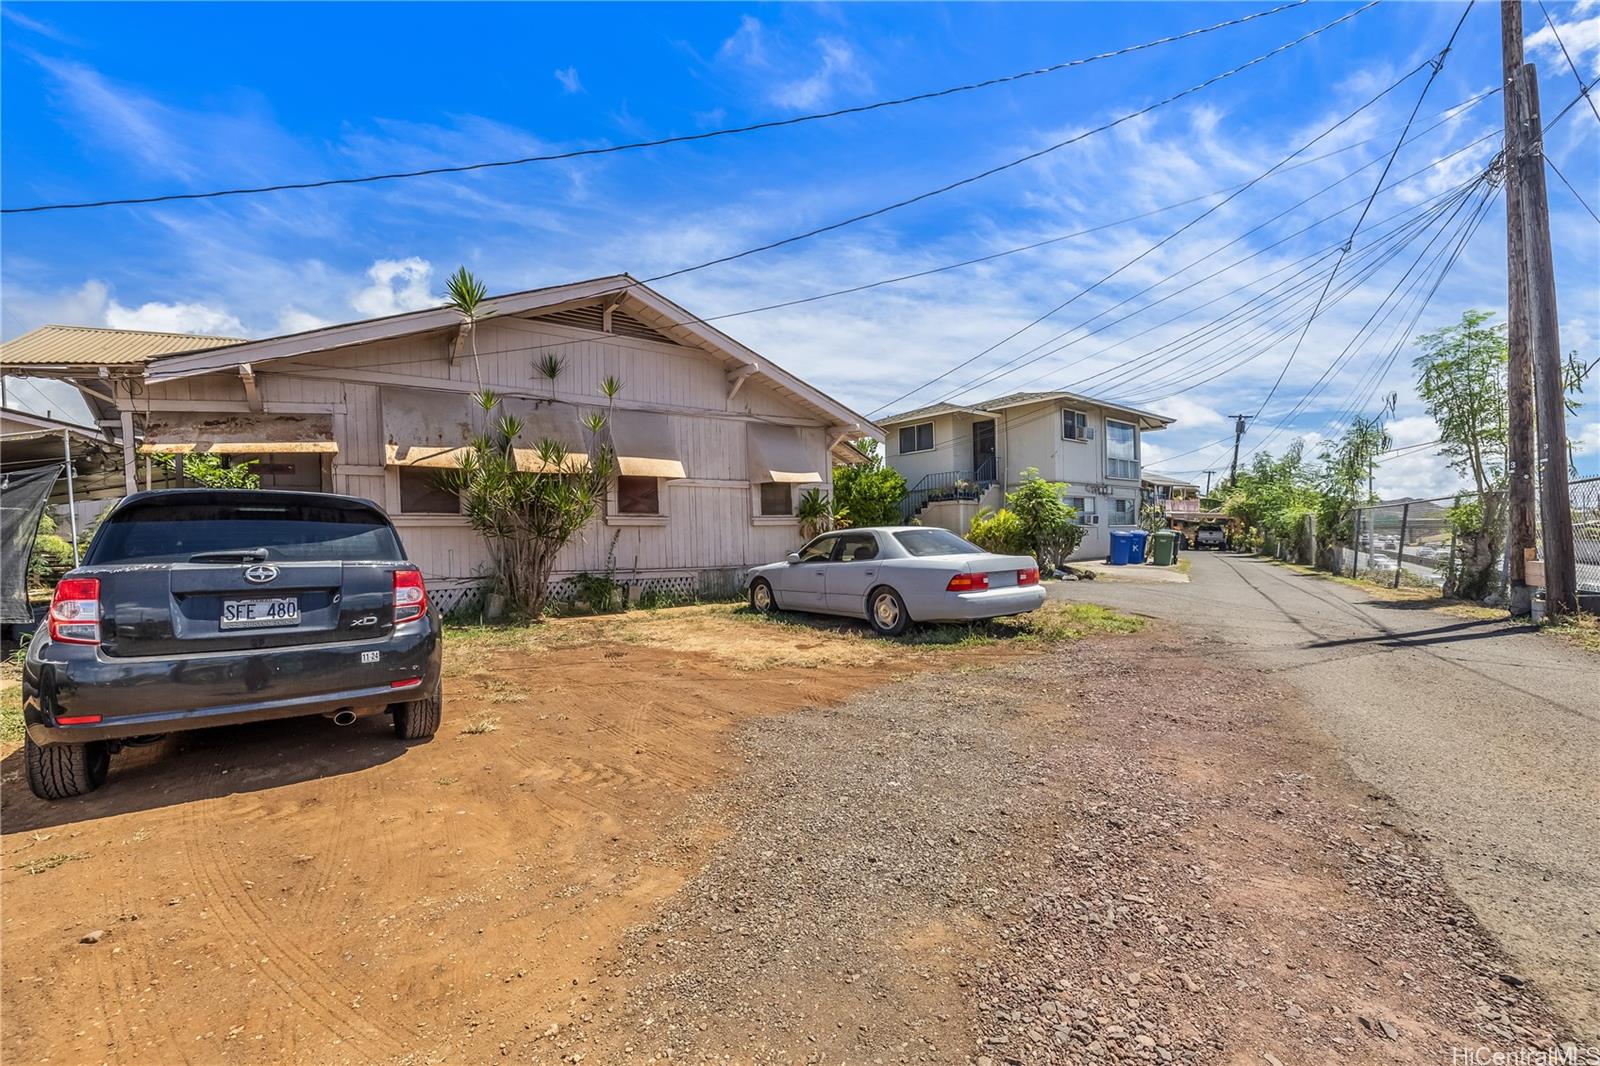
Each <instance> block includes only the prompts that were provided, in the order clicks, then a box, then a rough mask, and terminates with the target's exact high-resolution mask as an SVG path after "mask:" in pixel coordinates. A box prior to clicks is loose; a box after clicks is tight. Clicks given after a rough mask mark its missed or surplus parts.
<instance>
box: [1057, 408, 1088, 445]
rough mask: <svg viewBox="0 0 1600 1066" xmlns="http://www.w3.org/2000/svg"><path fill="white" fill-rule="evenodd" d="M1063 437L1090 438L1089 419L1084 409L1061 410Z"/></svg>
mask: <svg viewBox="0 0 1600 1066" xmlns="http://www.w3.org/2000/svg"><path fill="white" fill-rule="evenodd" d="M1061 439H1062V440H1088V439H1089V419H1088V418H1087V417H1086V416H1085V415H1084V413H1083V412H1082V411H1062V412H1061Z"/></svg>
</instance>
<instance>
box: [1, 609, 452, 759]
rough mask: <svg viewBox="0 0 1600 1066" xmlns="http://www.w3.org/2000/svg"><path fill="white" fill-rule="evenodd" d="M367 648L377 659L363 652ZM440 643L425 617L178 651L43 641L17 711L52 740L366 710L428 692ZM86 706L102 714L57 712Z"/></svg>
mask: <svg viewBox="0 0 1600 1066" xmlns="http://www.w3.org/2000/svg"><path fill="white" fill-rule="evenodd" d="M371 652H377V653H378V659H377V661H376V662H366V663H364V662H362V661H361V659H362V654H363V653H371ZM439 652H440V647H439V635H438V631H437V629H436V628H435V626H434V623H433V621H432V619H431V618H429V619H425V620H423V621H422V622H420V623H417V624H409V625H406V626H401V627H399V628H397V629H396V630H395V631H394V632H393V633H391V634H390V635H389V636H387V637H385V638H384V639H382V640H374V641H345V642H339V643H336V644H320V645H311V646H307V647H298V648H274V649H267V650H261V651H250V652H212V653H207V654H201V655H192V656H188V657H185V658H172V657H166V656H161V657H138V658H131V657H130V658H115V657H111V656H107V655H103V654H101V653H100V650H99V649H98V648H95V647H92V646H88V645H80V644H55V643H49V642H43V646H42V647H40V648H33V647H30V649H29V656H28V662H27V664H26V666H25V667H24V670H23V677H22V713H23V719H24V722H25V723H26V726H27V730H28V735H29V736H30V737H31V738H33V741H34V743H36V744H60V743H82V742H85V741H91V740H115V739H119V738H125V737H136V736H142V735H146V734H150V733H171V732H176V731H179V730H185V729H206V728H209V727H211V726H222V725H240V724H244V723H249V722H264V721H271V720H274V719H278V718H296V717H300V716H302V715H311V714H327V713H331V712H333V711H338V710H343V709H345V708H349V709H351V710H371V709H374V708H379V707H384V706H387V705H388V704H390V703H395V702H403V701H406V700H413V699H418V698H420V696H421V694H422V693H427V692H431V691H432V690H433V686H434V685H435V684H436V683H437V682H438V680H439V659H440V654H439ZM412 680H416V681H417V683H415V684H409V685H406V686H404V687H395V685H394V682H405V681H412ZM92 715H99V716H100V721H98V722H92V723H84V724H62V723H61V721H60V719H63V718H75V717H84V716H92Z"/></svg>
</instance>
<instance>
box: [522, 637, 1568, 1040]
mask: <svg viewBox="0 0 1600 1066" xmlns="http://www.w3.org/2000/svg"><path fill="white" fill-rule="evenodd" d="M997 658H998V661H997V662H996V663H995V664H994V665H993V666H992V667H991V666H981V665H980V666H968V667H964V668H960V669H958V670H955V671H950V672H942V673H929V674H924V675H920V676H918V677H915V678H911V679H907V680H904V681H900V682H897V683H895V684H893V685H889V686H885V687H882V688H878V689H875V690H873V691H871V692H866V693H862V694H858V695H857V696H855V697H853V698H851V699H849V700H847V701H845V702H843V703H840V704H836V705H833V706H820V705H819V706H818V707H816V708H812V709H808V710H801V711H799V712H796V713H792V714H789V715H783V716H774V717H769V718H764V719H761V720H758V721H754V722H751V723H749V724H747V725H746V727H745V728H744V729H743V731H742V736H741V752H742V755H743V758H744V766H743V768H742V770H741V771H740V772H739V773H738V774H737V775H736V776H735V777H734V778H733V779H732V780H731V781H730V783H729V784H728V785H726V786H724V787H722V788H720V789H717V790H715V791H714V792H713V793H711V794H709V795H708V796H707V797H706V798H705V799H704V800H703V802H702V803H700V804H698V805H697V806H696V807H695V809H693V810H691V811H689V812H687V813H686V815H685V816H684V819H683V832H684V839H685V841H686V842H689V841H693V840H696V839H702V840H703V839H704V826H705V825H706V824H707V823H710V824H714V825H718V826H721V827H722V829H721V831H720V833H719V834H718V843H716V844H715V845H714V846H713V847H712V848H711V850H710V853H709V854H708V855H707V856H706V860H705V862H704V864H703V865H702V867H701V869H700V872H699V873H698V874H696V875H695V876H694V877H693V878H692V879H691V880H690V881H689V882H688V883H686V884H685V885H684V886H683V888H682V889H681V890H679V891H678V892H677V893H675V894H674V895H673V896H672V898H671V899H669V900H668V901H666V903H665V904H664V905H663V906H662V907H661V908H660V909H659V910H658V911H657V912H656V914H655V915H654V916H653V917H652V919H651V920H649V921H647V922H645V923H643V924H641V925H640V926H639V927H638V928H636V929H635V930H633V931H632V932H631V933H630V934H629V935H628V936H627V937H626V938H624V940H623V942H622V944H621V948H620V953H619V954H620V957H619V958H618V959H617V961H616V963H615V965H614V968H613V969H612V970H610V971H609V972H608V973H606V974H605V975H604V976H603V977H601V978H599V979H598V981H597V983H596V984H595V986H594V991H593V994H592V995H589V994H585V995H582V996H578V997H575V999H574V1002H573V1003H572V1004H571V1005H570V1008H569V1010H568V1011H567V1012H565V1013H564V1014H560V1015H557V1016H554V1017H552V1018H551V1019H550V1022H549V1024H548V1027H547V1028H545V1029H544V1032H545V1034H546V1039H545V1042H544V1043H543V1044H542V1046H541V1048H540V1050H539V1052H538V1053H536V1055H535V1057H536V1058H538V1059H540V1060H541V1061H557V1060H559V1061H565V1062H579V1061H595V1062H623V1061H626V1062H636V1061H637V1062H644V1061H652V1062H656V1061H666V1060H669V1059H670V1060H675V1061H735V1062H819V1063H820V1062H828V1063H845V1062H850V1063H855V1062H874V1063H877V1062H926V1063H948V1062H970V1063H976V1064H978V1066H1000V1064H1004V1063H1021V1064H1034V1063H1040V1064H1044V1063H1083V1064H1090V1063H1096V1064H1098V1063H1110V1062H1118V1061H1126V1062H1155V1063H1159V1062H1182V1063H1196V1064H1199V1063H1212V1062H1240V1063H1243V1062H1253V1063H1267V1064H1269V1066H1271V1064H1275V1063H1293V1062H1307V1061H1325V1060H1327V1059H1329V1058H1330V1057H1337V1058H1339V1059H1341V1060H1342V1061H1347V1062H1358V1063H1384V1064H1392V1063H1417V1064H1421V1063H1437V1062H1440V1061H1448V1060H1449V1056H1450V1049H1451V1048H1456V1047H1478V1046H1487V1047H1489V1048H1491V1049H1503V1050H1512V1049H1516V1048H1526V1047H1537V1048H1550V1047H1552V1046H1553V1045H1554V1043H1555V1042H1556V1039H1557V1038H1558V1037H1560V1036H1562V1035H1563V1033H1564V1029H1563V1026H1562V1025H1561V1023H1560V1022H1559V1021H1558V1020H1557V1019H1556V1018H1555V1017H1554V1016H1553V1015H1551V1014H1550V1013H1549V1012H1548V1010H1547V1009H1546V1008H1545V1007H1544V1005H1543V1004H1542V1002H1541V1001H1540V999H1539V998H1538V996H1537V987H1536V986H1535V985H1532V984H1528V985H1527V987H1524V984H1525V982H1524V979H1523V978H1522V976H1521V975H1519V974H1517V973H1515V972H1513V970H1512V968H1511V964H1510V963H1509V962H1508V961H1507V960H1506V958H1505V957H1504V955H1503V953H1502V952H1501V951H1500V950H1499V948H1498V947H1497V946H1496V945H1495V943H1494V942H1493V941H1492V939H1490V938H1489V937H1488V936H1486V935H1485V934H1484V933H1483V931H1482V930H1481V929H1480V928H1479V927H1478V926H1477V924H1476V923H1475V922H1474V921H1473V919H1472V917H1471V914H1470V911H1469V910H1468V908H1467V907H1466V906H1465V904H1463V903H1462V902H1461V901H1460V900H1459V899H1457V898H1456V897H1455V896H1453V895H1452V894H1451V893H1450V892H1449V890H1448V889H1447V887H1446V886H1445V883H1444V880H1443V877H1442V875H1441V874H1440V871H1439V869H1438V864H1437V862H1436V861H1435V860H1434V859H1433V858H1431V857H1430V856H1429V854H1428V853H1427V849H1426V847H1425V846H1422V845H1421V844H1420V842H1418V841H1416V840H1414V839H1413V838H1411V837H1410V836H1408V835H1407V834H1406V833H1405V832H1404V831H1403V830H1402V829H1401V828H1399V827H1397V826H1396V825H1394V824H1393V823H1392V822H1390V820H1389V819H1388V818H1387V817H1386V814H1387V811H1388V805H1387V804H1386V803H1385V802H1384V801H1382V800H1381V799H1377V800H1375V799H1374V798H1373V797H1372V796H1370V795H1369V793H1368V790H1367V789H1365V788H1364V787H1363V786H1362V785H1361V784H1360V783H1359V782H1356V781H1354V780H1353V779H1352V778H1350V777H1349V775H1348V773H1347V772H1346V771H1345V770H1344V769H1343V768H1342V766H1341V764H1340V762H1339V760H1338V758H1337V757H1336V755H1335V753H1334V752H1333V751H1332V749H1331V747H1330V745H1329V743H1328V741H1327V738H1326V736H1325V735H1324V734H1323V733H1322V732H1321V731H1320V730H1318V729H1316V728H1315V727H1314V726H1313V725H1311V724H1310V722H1309V720H1308V719H1307V718H1306V716H1305V715H1304V714H1303V713H1302V712H1301V711H1300V710H1299V708H1298V705H1297V702H1296V701H1295V699H1294V697H1293V695H1292V693H1291V692H1290V691H1289V690H1288V688H1287V687H1286V686H1284V685H1282V684H1281V683H1280V682H1278V681H1277V680H1275V679H1271V678H1251V679H1250V680H1251V683H1250V684H1249V685H1247V686H1245V687H1243V688H1241V686H1240V684H1239V681H1240V667H1239V664H1238V662H1237V660H1236V658H1235V657H1234V656H1233V655H1232V654H1231V653H1229V652H1227V651H1226V650H1225V649H1224V648H1222V646H1221V645H1220V644H1219V643H1217V642H1215V641H1212V640H1210V638H1204V637H1202V638H1200V643H1198V644H1196V643H1195V641H1194V638H1192V637H1191V636H1189V635H1187V634H1181V633H1179V632H1178V631H1177V630H1176V629H1175V627H1168V628H1164V629H1163V630H1162V631H1160V632H1158V633H1156V634H1154V635H1146V636H1138V637H1127V638H1117V639H1098V640H1086V641H1082V642H1079V643H1075V644H1068V645H1062V646H1058V647H1056V648H1054V649H1052V650H1051V651H1050V652H1049V653H1048V654H1044V655H1028V656H1026V657H1021V658H1018V657H1016V656H1015V655H1014V653H1008V652H1006V651H997ZM1179 691H1181V692H1182V693H1183V698H1182V699H1181V700H1180V701H1177V702H1174V701H1172V700H1170V699H1169V698H1168V694H1169V693H1173V692H1179ZM685 846H692V845H690V844H686V845H685ZM675 847H676V846H675V845H674V844H673V843H672V842H671V841H670V840H669V841H667V842H666V843H664V844H663V845H662V848H661V851H662V855H663V857H670V856H671V855H673V854H674V852H675ZM608 988H609V989H611V990H612V991H611V992H610V993H607V992H606V991H605V990H606V989H608ZM574 991H576V989H575V990H574Z"/></svg>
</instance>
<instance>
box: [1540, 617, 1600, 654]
mask: <svg viewBox="0 0 1600 1066" xmlns="http://www.w3.org/2000/svg"><path fill="white" fill-rule="evenodd" d="M1539 632H1541V633H1548V634H1550V635H1551V636H1553V637H1555V638H1557V639H1558V640H1564V641H1566V642H1567V643H1568V644H1571V645H1572V646H1573V647H1577V648H1582V649H1583V650H1584V651H1592V652H1597V653H1600V618H1597V617H1595V616H1594V615H1592V614H1580V615H1571V616H1564V617H1562V618H1561V619H1559V620H1556V619H1546V621H1545V622H1544V624H1542V625H1541V626H1540V627H1539Z"/></svg>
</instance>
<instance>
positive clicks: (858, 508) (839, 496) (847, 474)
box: [833, 438, 906, 526]
mask: <svg viewBox="0 0 1600 1066" xmlns="http://www.w3.org/2000/svg"><path fill="white" fill-rule="evenodd" d="M853 446H854V447H855V448H856V449H857V450H858V451H860V452H861V453H862V454H863V455H865V456H866V457H867V461H866V462H864V463H857V464H855V465H854V466H836V467H834V468H833V510H834V514H836V515H837V514H840V513H843V514H848V515H849V516H850V522H851V524H852V525H857V526H892V525H896V524H898V523H899V522H900V501H902V500H904V499H905V498H906V479H905V478H903V477H901V476H900V471H898V470H896V469H895V468H894V467H892V466H889V465H887V464H886V463H885V462H884V461H883V457H882V456H881V455H879V454H878V442H877V441H875V440H872V439H871V438H867V439H865V440H861V441H855V442H853Z"/></svg>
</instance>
